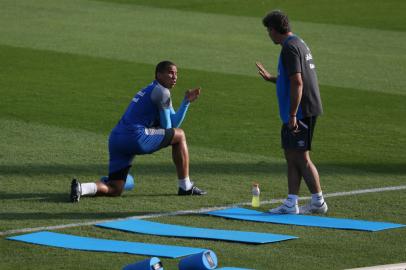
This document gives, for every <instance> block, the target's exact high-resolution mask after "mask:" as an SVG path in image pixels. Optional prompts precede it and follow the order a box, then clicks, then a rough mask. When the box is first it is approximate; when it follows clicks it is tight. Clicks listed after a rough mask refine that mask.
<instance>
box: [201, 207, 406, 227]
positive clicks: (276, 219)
mask: <svg viewBox="0 0 406 270" xmlns="http://www.w3.org/2000/svg"><path fill="white" fill-rule="evenodd" d="M205 214H208V215H212V216H219V217H224V218H231V219H240V220H248V221H257V222H268V223H278V224H289V225H299V226H314V227H322V228H334V229H347V230H359V231H372V232H375V231H381V230H386V229H394V228H400V227H404V226H406V225H403V224H395V223H387V222H373V221H364V220H353V219H344V218H330V217H322V216H306V215H274V214H269V213H263V212H259V211H255V210H250V209H245V208H228V209H224V210H217V211H210V212H206V213H205Z"/></svg>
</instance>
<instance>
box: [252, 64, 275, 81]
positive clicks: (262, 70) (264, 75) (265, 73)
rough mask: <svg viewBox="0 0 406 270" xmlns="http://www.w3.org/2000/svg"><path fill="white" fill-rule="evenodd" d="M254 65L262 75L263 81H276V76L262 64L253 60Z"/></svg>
mask: <svg viewBox="0 0 406 270" xmlns="http://www.w3.org/2000/svg"><path fill="white" fill-rule="evenodd" d="M255 65H256V66H257V68H258V73H259V75H261V76H262V78H264V80H265V81H269V82H276V77H275V76H272V74H271V73H269V72H268V71H267V70H266V69H265V68H264V65H262V63H261V62H255Z"/></svg>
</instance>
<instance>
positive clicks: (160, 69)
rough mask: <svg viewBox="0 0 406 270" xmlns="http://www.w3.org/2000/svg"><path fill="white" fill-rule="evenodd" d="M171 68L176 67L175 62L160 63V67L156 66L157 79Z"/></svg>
mask: <svg viewBox="0 0 406 270" xmlns="http://www.w3.org/2000/svg"><path fill="white" fill-rule="evenodd" d="M170 66H176V65H175V63H174V62H172V61H169V60H165V61H161V62H159V63H158V65H156V67H155V77H156V75H157V74H158V73H163V72H164V71H166V70H168V68H169V67H170Z"/></svg>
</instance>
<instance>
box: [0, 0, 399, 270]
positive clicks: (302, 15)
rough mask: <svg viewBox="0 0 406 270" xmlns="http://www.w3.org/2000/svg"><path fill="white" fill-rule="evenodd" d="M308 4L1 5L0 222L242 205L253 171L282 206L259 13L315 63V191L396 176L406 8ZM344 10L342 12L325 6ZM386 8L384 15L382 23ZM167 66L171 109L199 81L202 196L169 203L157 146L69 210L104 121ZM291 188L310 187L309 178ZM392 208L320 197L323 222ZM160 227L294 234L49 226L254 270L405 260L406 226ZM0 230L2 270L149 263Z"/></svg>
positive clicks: (103, 152) (101, 162)
mask: <svg viewBox="0 0 406 270" xmlns="http://www.w3.org/2000/svg"><path fill="white" fill-rule="evenodd" d="M307 5H308V6H307V8H306V9H305V10H304V9H303V4H302V3H301V2H300V1H289V2H286V1H283V2H282V1H281V2H272V3H271V2H267V1H261V3H259V4H258V5H253V4H247V1H244V0H240V1H171V2H163V1H125V0H122V1H84V0H74V1H64V0H61V1H48V0H39V1H28V0H25V1H18V2H15V1H8V0H5V1H2V4H1V6H2V8H1V9H0V61H1V63H2V67H1V69H0V96H1V98H0V130H1V132H0V149H1V151H0V181H1V183H2V184H1V188H0V232H4V231H7V230H11V229H22V228H30V227H38V226H50V225H60V224H70V223H81V222H85V221H93V220H102V219H113V218H121V217H127V216H134V215H143V214H149V213H161V212H169V211H177V210H188V209H199V208H202V207H211V206H222V205H229V204H234V203H241V202H248V201H250V199H251V197H250V185H251V183H252V182H253V181H258V182H259V183H260V185H261V191H262V193H261V199H262V200H269V199H275V198H283V197H284V196H285V193H286V176H285V170H286V167H285V163H284V161H283V156H282V151H281V149H280V143H279V128H280V121H279V119H278V116H277V112H278V109H277V103H276V98H275V93H274V92H275V87H274V86H273V85H270V84H267V83H265V82H264V81H262V80H260V79H259V78H258V76H257V74H256V71H255V67H254V66H253V63H254V62H255V60H261V61H263V62H264V63H266V65H267V66H268V67H269V68H270V69H271V70H275V68H276V62H277V56H278V53H279V49H280V48H279V47H277V46H274V45H273V44H272V42H271V41H270V40H268V39H267V37H266V34H265V31H264V29H263V27H262V25H261V18H262V16H263V14H265V13H266V11H267V10H268V9H269V7H271V6H279V7H282V8H284V9H286V10H288V12H289V14H290V15H291V19H292V20H293V24H294V29H296V30H295V31H297V32H298V33H299V34H300V35H301V36H302V37H303V38H304V39H305V40H306V41H307V42H308V43H309V45H310V46H311V48H312V49H313V55H314V57H315V59H316V64H317V67H318V74H319V77H320V82H321V91H322V98H323V104H324V108H325V114H324V116H323V117H321V118H320V119H319V122H318V124H317V128H316V134H315V141H314V146H313V149H314V151H313V152H312V157H313V161H314V162H315V163H316V165H317V167H318V169H319V171H320V175H321V178H322V186H323V190H324V192H325V193H333V192H339V191H351V190H356V189H367V188H376V187H385V186H399V185H405V184H406V163H405V160H406V126H405V124H404V121H403V120H402V116H403V115H405V114H406V107H405V106H404V104H405V102H406V95H405V93H406V92H405V91H404V89H405V87H406V79H405V78H404V73H405V71H406V64H405V63H406V61H405V60H406V59H405V55H404V54H402V53H400V52H402V51H404V50H405V49H406V34H405V32H404V30H405V29H404V25H406V23H405V18H404V16H397V15H396V14H400V13H399V12H401V10H402V8H401V7H402V5H404V3H403V2H402V1H385V2H378V1H372V2H368V4H366V2H363V1H356V2H354V1H330V2H328V4H327V2H324V1H314V2H312V4H307ZM357 5H360V6H357ZM356 7H357V8H356ZM394 7H396V8H394ZM336 10H340V13H338V12H335V11H336ZM329 11H331V12H329ZM341 11H345V12H342V14H344V16H338V15H337V14H341ZM389 11H390V14H392V16H379V15H380V13H384V14H387V13H389ZM357 14H360V15H359V16H356V15H357ZM150 18H154V20H151V19H150ZM383 18H385V19H383ZM168 58H169V59H172V60H173V61H175V62H176V63H178V65H179V81H178V85H177V87H176V88H175V89H174V92H173V96H174V104H175V106H176V105H177V104H179V102H180V100H181V98H182V95H183V92H184V90H185V89H187V88H189V87H194V86H201V87H202V88H203V93H202V96H201V98H200V99H199V100H198V102H196V103H194V104H193V105H192V106H191V108H190V110H189V112H188V116H187V118H186V121H185V122H184V124H183V126H182V127H183V128H184V129H185V131H186V134H187V138H188V143H189V148H190V154H191V176H192V178H193V179H196V181H197V182H198V184H199V186H201V187H202V188H204V189H207V190H208V191H209V194H208V196H206V197H202V198H183V197H182V198H179V197H178V196H174V194H176V183H177V180H176V173H175V170H174V166H173V164H172V162H171V160H170V156H171V153H170V149H166V150H163V151H160V152H158V153H155V154H153V155H148V156H141V157H137V159H136V161H135V163H134V167H133V169H132V174H133V175H134V176H135V180H136V188H135V190H134V191H132V192H125V193H124V195H123V196H122V197H120V198H101V197H98V198H92V199H90V198H89V199H87V198H84V199H83V200H81V202H80V203H79V204H77V205H73V204H70V203H68V202H67V200H68V189H69V182H70V179H71V178H72V177H73V176H77V177H79V178H80V179H81V180H82V181H94V180H96V179H97V178H98V177H100V176H102V175H105V174H106V170H107V164H108V153H107V145H106V143H107V136H108V134H109V131H110V130H111V128H112V127H113V126H114V125H115V123H116V122H117V121H118V119H119V117H120V116H121V114H122V113H123V111H124V110H125V108H126V106H127V105H128V102H129V100H130V99H131V97H132V96H133V95H134V94H135V92H136V91H138V89H139V88H141V87H143V86H145V85H146V84H148V83H149V82H150V81H151V80H152V79H153V70H154V65H155V64H156V62H157V61H159V60H161V59H168ZM301 195H303V196H307V195H308V192H307V190H306V189H305V187H304V186H303V188H302V191H301ZM404 200H405V192H404V191H396V192H384V193H377V194H364V195H358V196H346V197H335V198H330V199H328V203H329V208H330V213H329V214H328V215H329V216H332V217H347V218H357V219H366V220H376V221H388V222H398V223H403V224H406V215H405V213H406V211H405V210H406V207H405V205H404V203H403V202H404ZM268 207H269V205H263V206H262V207H261V210H264V211H265V210H267V209H268ZM155 220H156V221H159V222H167V223H173V224H182V225H190V226H202V227H209V228H222V229H237V230H252V231H261V232H271V233H282V234H290V235H296V236H299V237H300V239H298V240H292V241H286V242H281V243H276V244H268V245H245V244H236V243H224V242H220V241H209V240H191V239H178V238H165V237H157V236H145V235H137V234H129V233H124V232H116V231H111V230H105V229H100V228H95V227H93V226H80V227H73V228H68V229H63V230H58V232H63V233H72V234H78V235H83V236H94V237H101V238H110V239H121V240H128V241H143V242H152V243H162V244H176V245H185V246H196V247H204V248H211V249H213V250H214V251H215V252H216V254H217V255H218V257H219V261H220V264H221V266H237V267H246V268H253V269H270V266H269V265H272V269H287V268H296V269H309V268H315V267H317V268H326V267H328V268H329V269H344V268H352V267H361V266H367V265H377V264H386V263H398V262H402V261H406V257H405V254H404V253H402V252H399V251H401V250H404V249H405V248H406V245H405V242H404V241H403V240H402V239H404V238H405V237H406V232H405V229H396V230H389V231H383V232H378V233H366V232H353V231H341V230H327V229H317V228H303V227H297V226H283V225H273V224H262V223H250V222H242V221H232V220H224V219H219V218H214V217H202V216H196V215H188V216H175V217H162V218H158V219H155ZM5 237H6V236H2V237H1V238H0V257H1V258H2V259H1V260H0V269H58V268H61V269H72V268H78V267H79V268H84V269H116V268H121V267H122V266H124V265H126V264H128V263H131V262H134V261H138V260H141V259H143V258H145V257H142V256H133V255H125V254H109V253H92V252H80V251H70V250H63V249H55V248H48V247H42V246H34V245H28V244H23V243H18V242H13V241H8V240H6V239H5ZM287 254H289V256H287ZM177 262H178V260H169V259H164V265H165V269H176V268H177V267H176V264H177Z"/></svg>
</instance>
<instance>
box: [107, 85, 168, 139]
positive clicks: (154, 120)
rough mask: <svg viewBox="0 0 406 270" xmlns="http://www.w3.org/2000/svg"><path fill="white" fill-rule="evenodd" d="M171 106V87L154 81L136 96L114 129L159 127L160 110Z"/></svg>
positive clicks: (117, 130) (129, 130)
mask: <svg viewBox="0 0 406 270" xmlns="http://www.w3.org/2000/svg"><path fill="white" fill-rule="evenodd" d="M170 108H172V101H171V96H170V91H169V89H167V88H165V87H163V86H162V85H161V84H159V83H158V82H157V81H153V82H152V83H151V84H150V85H148V86H147V87H145V88H144V89H142V90H140V91H139V92H138V93H137V94H136V95H135V96H134V98H133V99H132V100H131V103H130V104H129V105H128V107H127V110H126V111H125V113H124V115H123V116H122V117H121V119H120V121H119V122H118V124H117V125H116V127H115V128H114V131H116V132H125V131H128V132H132V131H135V130H137V129H139V128H145V127H146V128H151V127H158V126H159V117H160V116H159V111H160V110H163V109H170Z"/></svg>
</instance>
